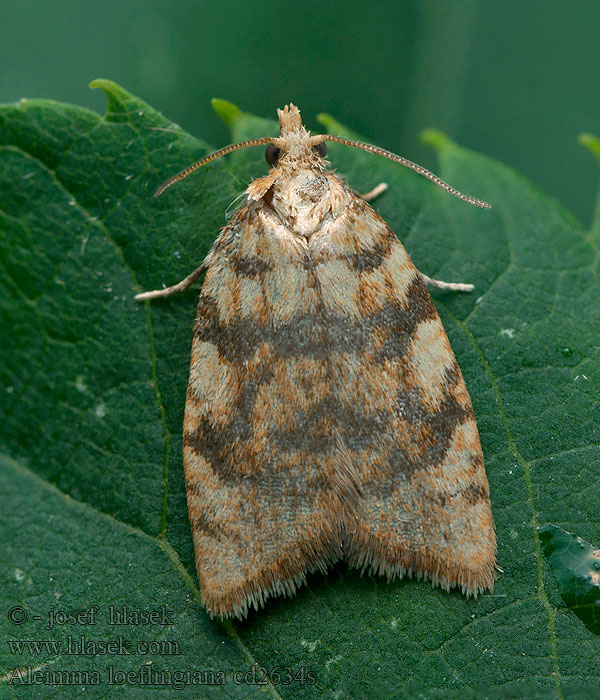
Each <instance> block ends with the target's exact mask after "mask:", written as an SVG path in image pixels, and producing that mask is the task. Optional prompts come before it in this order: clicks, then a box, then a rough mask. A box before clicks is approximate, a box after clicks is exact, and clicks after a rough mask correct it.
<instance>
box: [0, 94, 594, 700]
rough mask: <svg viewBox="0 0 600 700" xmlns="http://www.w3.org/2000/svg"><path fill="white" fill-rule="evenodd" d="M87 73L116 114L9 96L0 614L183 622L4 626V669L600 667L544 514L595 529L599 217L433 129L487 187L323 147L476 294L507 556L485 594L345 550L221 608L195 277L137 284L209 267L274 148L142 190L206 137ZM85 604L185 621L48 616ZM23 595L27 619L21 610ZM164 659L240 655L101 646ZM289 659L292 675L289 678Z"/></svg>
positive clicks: (1, 183)
mask: <svg viewBox="0 0 600 700" xmlns="http://www.w3.org/2000/svg"><path fill="white" fill-rule="evenodd" d="M94 84H95V85H96V86H98V87H101V88H102V89H103V90H105V92H106V93H107V95H108V98H109V108H108V112H107V114H106V116H105V117H104V118H101V117H99V116H97V115H95V114H93V113H91V112H88V111H86V110H83V109H80V108H78V107H73V106H69V105H64V104H59V103H55V102H50V101H41V100H39V101H38V100H32V101H22V102H20V103H19V104H17V105H14V106H11V105H9V106H5V107H2V108H1V109H0V191H1V194H0V263H1V267H0V285H1V286H2V291H1V293H0V314H1V324H2V326H1V327H2V333H3V340H2V344H1V346H0V353H1V358H2V359H1V361H0V410H1V411H2V420H1V421H0V445H1V448H2V451H3V452H4V453H5V455H7V456H6V457H5V458H3V460H2V462H1V463H0V473H1V477H2V493H3V494H5V500H4V503H5V506H4V508H3V513H2V520H1V521H0V529H1V530H2V532H1V533H0V543H1V544H0V563H1V564H2V567H4V571H3V579H2V580H3V581H4V582H8V583H7V585H3V587H2V593H1V594H0V595H1V596H2V610H1V611H0V612H1V613H2V614H1V615H0V620H1V622H0V625H1V626H2V636H3V639H5V640H6V639H11V640H21V641H24V640H31V639H52V640H59V641H61V640H62V641H64V640H66V639H67V637H68V636H69V635H71V636H73V637H75V638H77V637H78V636H80V635H81V634H84V635H86V636H87V637H89V638H90V639H95V640H99V639H116V638H117V637H118V635H119V634H123V635H124V636H125V637H128V638H130V639H131V640H132V641H133V642H138V641H148V640H153V639H155V640H176V641H178V642H179V643H180V645H181V649H182V655H181V656H175V655H169V654H165V653H164V650H163V653H159V654H143V653H133V654H130V655H128V656H126V657H124V656H115V655H112V656H111V655H110V654H104V655H101V654H96V655H93V654H92V655H84V656H67V655H65V654H64V653H50V652H46V653H44V654H31V655H27V654H17V653H12V652H11V650H10V648H9V647H8V646H7V645H6V644H2V645H1V646H0V677H2V682H0V696H2V697H34V698H37V697H39V698H47V697H54V696H57V697H61V698H63V697H67V698H68V697H73V696H75V695H78V694H81V692H82V689H81V686H77V685H70V686H67V685H65V686H64V687H62V688H56V687H54V686H51V685H33V686H28V687H27V690H25V687H19V686H16V685H11V684H10V683H9V682H8V681H7V674H10V672H11V670H12V669H14V668H15V667H23V666H27V667H37V666H41V670H42V671H43V670H47V669H51V670H67V671H68V670H85V669H88V670H94V669H95V670H98V671H99V672H100V675H101V676H102V679H101V680H102V682H101V684H100V685H93V684H91V683H88V684H87V685H86V690H85V694H86V696H87V697H98V698H100V697H105V696H106V695H107V694H110V692H111V689H112V691H113V692H114V693H115V694H117V693H119V692H121V693H123V692H125V693H127V695H126V697H138V696H139V697H144V698H146V697H155V696H156V697H169V698H170V697H173V696H174V695H175V694H176V696H177V697H180V698H197V697H204V696H206V697H224V698H239V697H252V696H253V695H254V694H258V693H259V692H260V690H261V688H262V687H263V686H260V685H257V684H252V683H248V682H244V683H242V684H241V685H236V684H235V680H234V675H233V674H234V673H235V671H242V672H246V671H247V670H248V669H249V668H250V667H251V665H252V664H253V663H257V664H260V665H262V666H264V667H266V668H267V669H269V670H271V671H273V669H275V668H276V667H278V668H279V672H280V676H279V677H277V675H274V676H272V677H271V680H272V681H273V682H272V683H271V684H270V685H267V686H266V687H265V689H266V690H267V692H268V693H269V694H270V696H271V697H275V698H285V699H286V700H287V699H292V698H312V697H320V698H321V697H323V698H329V697H330V698H334V697H342V698H361V699H362V698H365V697H407V698H408V697H410V698H413V697H423V698H436V697H469V696H473V697H480V696H481V695H482V694H483V691H481V692H480V691H479V690H473V689H481V688H486V691H485V693H486V694H487V695H486V697H487V696H489V697H505V696H510V697H534V696H535V697H540V698H542V697H543V698H546V697H548V698H550V697H552V698H553V697H575V696H576V694H577V693H578V692H579V690H578V689H582V688H583V689H584V690H582V691H581V692H583V693H585V692H587V691H586V690H585V688H586V687H588V688H592V687H595V686H596V685H597V683H598V682H599V680H600V661H599V659H600V640H599V638H598V637H597V636H596V635H594V634H592V633H591V632H590V631H589V630H588V629H587V628H586V627H585V625H584V624H583V622H581V621H580V620H579V619H578V618H577V617H576V615H574V614H573V613H572V612H571V611H570V610H569V609H568V608H566V607H565V606H564V605H563V603H562V600H561V598H560V595H559V592H558V590H557V587H556V584H555V581H554V579H553V577H552V575H551V573H550V571H549V569H548V568H547V567H546V565H545V562H544V557H543V554H542V549H541V542H540V539H539V535H538V529H537V528H538V526H540V525H542V524H543V523H546V522H552V523H557V524H559V525H560V526H561V527H565V528H567V529H571V530H576V531H577V532H579V533H580V534H581V535H582V536H584V537H585V538H586V539H587V540H589V541H591V542H597V541H599V540H600V522H599V521H598V518H597V516H596V511H597V503H598V498H599V496H600V494H599V489H600V486H599V485H600V479H598V472H599V470H600V454H599V449H598V445H599V444H600V428H599V426H600V406H599V403H598V384H599V382H600V362H599V359H600V351H599V347H600V344H599V343H598V337H600V321H599V315H598V311H597V310H598V308H600V284H599V282H598V265H599V260H600V256H599V255H598V245H597V238H595V237H593V236H592V235H591V234H590V233H589V232H586V231H585V230H584V229H583V227H582V226H581V225H580V224H579V223H578V222H577V221H576V220H575V219H574V218H573V217H572V216H570V215H569V214H568V213H567V212H565V211H564V210H563V209H562V208H561V207H560V206H559V205H558V204H556V203H555V202H553V201H552V200H550V199H549V198H548V197H546V196H545V195H544V194H543V193H541V192H539V191H537V190H536V189H535V188H534V187H533V186H532V185H531V184H529V183H528V182H527V181H526V180H524V179H523V178H522V177H520V176H519V175H517V174H516V173H514V172H513V171H511V170H509V169H508V168H506V167H505V166H503V165H501V164H499V163H496V162H494V161H492V160H490V159H489V158H485V157H483V156H480V155H477V154H474V153H470V152H468V151H465V150H463V149H461V148H459V147H458V146H457V145H455V144H453V143H452V142H451V141H450V140H448V139H445V138H444V139H437V141H436V148H437V150H438V153H439V158H440V168H439V174H440V175H441V176H442V177H443V178H444V179H445V180H446V181H448V182H450V183H451V184H452V185H453V186H456V187H458V188H459V189H461V190H462V191H463V192H466V193H468V194H472V195H475V196H477V197H480V198H482V199H484V200H486V201H489V202H491V203H492V204H493V206H494V208H493V209H492V210H491V211H481V210H479V209H476V208H474V207H470V206H469V205H467V204H465V203H464V202H461V201H459V200H456V199H455V198H453V197H451V196H449V195H448V194H447V193H446V192H443V191H442V190H440V189H438V188H436V187H435V186H434V185H433V184H432V183H430V182H428V181H426V180H424V179H423V178H421V177H420V176H419V175H417V174H416V173H414V172H412V171H409V170H407V169H405V168H402V167H400V166H398V165H397V164H394V163H391V162H389V161H387V160H384V159H381V158H377V157H376V156H373V155H371V154H368V153H364V152H362V151H359V150H356V149H352V148H344V147H343V146H341V145H339V144H331V147H330V148H329V156H328V157H329V160H330V161H331V163H332V167H335V168H336V169H337V170H338V172H339V173H340V174H341V175H343V176H344V177H345V178H346V179H347V180H348V182H349V183H350V184H351V185H352V186H353V187H354V188H356V189H357V190H358V191H367V190H369V189H371V188H372V187H374V186H375V185H377V184H378V183H379V182H380V181H385V182H387V183H388V185H389V189H388V191H387V192H386V193H384V194H383V195H382V196H381V197H380V198H379V199H378V200H376V202H375V203H374V204H375V207H376V208H377V209H378V211H379V212H380V214H381V215H382V216H383V218H384V219H385V220H386V221H387V222H388V223H389V224H390V226H391V228H392V229H393V230H394V231H395V232H396V234H397V235H398V236H399V237H400V239H401V240H402V241H403V243H404V244H405V246H406V247H407V249H408V250H409V252H410V253H411V255H412V256H413V259H414V261H415V263H416V264H417V267H419V269H421V270H422V271H423V272H424V273H426V274H427V275H429V276H430V277H436V278H438V279H445V280H449V281H462V282H472V283H474V284H475V292H474V293H473V294H451V293H447V292H441V291H436V292H434V297H435V300H436V304H437V306H438V308H439V310H440V313H441V316H442V320H443V322H444V324H445V326H446V329H447V331H448V335H449V338H450V342H451V344H452V346H453V348H454V351H455V353H456V356H457V359H458V361H459V364H460V365H461V368H462V370H463V374H464V375H465V379H466V382H467V386H468V388H469V391H470V393H471V397H472V399H473V405H474V410H475V414H476V416H477V419H478V425H479V428H480V433H481V438H482V443H483V448H484V454H485V459H486V469H487V474H488V477H489V481H490V487H491V494H492V506H493V510H494V515H495V519H496V525H497V532H498V543H499V564H500V566H502V568H503V572H502V573H500V574H499V578H498V582H497V586H496V589H495V592H494V595H485V596H481V597H480V598H479V599H477V600H472V599H469V600H467V599H466V598H465V597H464V596H462V595H461V594H460V593H457V592H452V593H445V592H443V591H440V590H437V589H432V588H431V587H430V585H429V584H428V583H424V582H418V581H414V580H403V581H396V582H392V583H389V584H388V583H386V581H385V580H383V579H381V578H377V577H361V576H360V575H359V574H358V573H357V572H355V571H349V570H348V569H347V568H346V567H345V566H344V565H343V564H340V565H338V566H336V567H335V568H333V569H332V570H331V571H330V573H329V574H328V575H327V576H322V575H317V574H315V575H312V576H311V577H310V578H309V585H308V586H306V587H304V588H303V589H302V590H301V591H300V592H299V593H298V595H297V596H295V597H294V598H292V599H277V600H273V601H271V602H270V603H269V604H268V605H267V606H266V608H265V609H264V610H263V611H261V612H259V613H254V614H252V615H250V617H249V619H248V620H247V621H245V622H242V623H235V624H234V625H231V624H227V625H222V624H221V623H218V622H211V621H210V620H209V619H208V618H207V616H206V614H205V613H204V612H203V610H202V608H201V606H200V605H199V603H198V591H197V588H196V586H197V583H196V574H195V569H194V560H193V549H192V545H191V537H190V531H189V524H188V518H187V508H186V503H185V491H184V481H183V471H182V462H181V425H182V420H183V408H184V402H185V392H186V386H187V373H188V364H189V354H190V344H191V337H192V325H193V320H194V314H195V304H196V299H197V294H198V289H195V290H189V291H187V292H185V293H183V294H180V295H177V296H176V297H172V298H170V299H164V300H159V301H154V302H152V303H151V304H150V303H147V304H145V305H139V304H137V303H136V302H134V300H133V296H134V294H135V293H137V292H139V291H142V290H148V289H155V288H157V287H160V286H161V285H162V284H166V285H169V284H173V283H175V282H177V281H179V280H180V279H182V278H183V277H185V275H186V274H188V273H189V272H190V271H192V270H193V269H194V268H195V267H197V266H198V265H199V263H200V262H201V261H202V259H203V258H204V256H205V254H206V252H207V251H208V249H209V247H210V245H211V243H212V241H213V240H214V238H215V237H216V235H217V234H218V231H219V228H220V227H221V226H223V225H224V224H225V223H226V216H227V212H228V211H229V212H231V210H232V209H233V208H234V207H235V206H236V204H235V199H236V197H237V196H238V195H239V194H240V193H241V192H242V191H243V190H244V188H245V186H246V185H247V182H248V181H249V179H250V178H251V177H257V176H260V175H261V174H263V173H265V172H266V168H267V166H266V164H265V163H264V155H263V150H262V149H248V150H247V151H241V152H238V153H234V154H232V156H231V157H228V158H223V159H220V160H218V161H216V162H214V163H211V164H209V165H207V166H205V167H204V168H202V169H201V170H199V171H198V172H196V173H194V174H193V175H192V176H191V177H189V178H187V179H186V180H184V181H182V182H181V183H179V184H178V185H177V186H176V187H173V188H171V189H170V190H169V191H168V192H166V193H165V194H164V195H163V196H162V197H161V198H160V199H153V197H152V193H153V191H154V189H155V188H156V186H157V185H158V184H160V182H162V181H163V180H164V179H165V178H166V177H168V176H170V175H172V174H173V173H175V172H177V171H178V170H180V169H181V168H183V167H185V166H186V165H188V164H190V163H191V162H193V161H195V160H197V159H198V158H200V157H202V156H203V155H204V154H206V152H207V151H208V150H210V149H209V146H208V145H207V144H205V143H204V142H202V141H200V140H198V139H196V138H193V137H191V136H189V135H188V134H186V133H184V132H183V131H182V130H181V129H180V128H179V127H178V126H177V125H175V124H173V123H171V122H170V121H169V120H168V119H166V118H165V117H163V116H162V115H160V114H159V113H157V112H156V111H155V110H153V109H152V108H151V107H149V106H148V105H146V104H144V103H143V102H141V101H140V100H139V99H137V98H135V97H133V96H131V95H129V94H128V93H127V92H126V91H125V90H123V89H122V88H119V87H118V86H116V85H114V84H113V83H110V82H109V81H96V82H95V83H94ZM276 106H277V105H273V106H272V107H273V108H274V107H276ZM279 106H281V105H279ZM216 109H217V111H218V112H219V114H221V116H224V117H225V118H226V120H228V121H229V124H230V126H231V128H232V131H233V133H232V141H240V140H243V139H246V138H252V137H254V136H258V135H260V136H265V135H272V134H275V133H277V129H276V123H275V122H274V121H272V120H268V121H267V120H263V119H259V118H257V117H254V116H251V115H248V114H245V113H243V112H241V111H236V110H235V109H232V108H231V107H230V106H228V107H227V108H225V107H223V105H222V104H219V103H218V104H217V106H216ZM309 116H310V115H305V117H309ZM307 121H308V122H309V126H310V119H308V120H307ZM328 126H329V128H331V129H338V128H339V129H340V131H338V132H337V133H342V131H341V129H342V127H341V126H340V125H338V124H337V123H336V122H333V121H331V122H330V123H329V124H328ZM315 130H316V131H319V130H320V129H315ZM219 145H221V144H219ZM88 582H89V583H88ZM92 605H98V606H99V609H100V611H101V612H102V614H103V615H105V614H107V610H108V606H109V605H115V606H123V605H128V606H129V608H130V609H134V610H151V609H158V608H160V607H161V606H163V605H164V606H167V607H168V608H169V609H171V610H173V611H174V623H173V625H172V626H171V627H166V628H165V627H162V626H156V625H149V626H148V625H146V626H141V625H138V626H128V627H126V628H125V629H124V631H123V628H116V629H115V628H113V627H110V626H109V625H107V624H106V622H105V621H104V620H103V621H102V624H99V625H97V626H96V627H92V626H87V627H86V626H82V625H77V624H71V623H68V624H65V625H62V626H60V627H54V629H52V630H45V629H44V617H43V616H44V615H47V612H48V611H49V610H50V609H54V610H55V611H56V610H87V609H88V608H90V606H92ZM14 606H21V607H23V608H24V609H25V610H26V612H27V614H28V619H27V622H25V623H24V624H21V625H15V624H12V623H11V622H9V620H8V618H7V616H6V611H8V610H9V609H10V608H12V607H14ZM34 614H39V615H40V617H41V618H42V619H41V620H40V621H34V620H33V615H34ZM149 661H152V666H153V667H155V668H159V669H162V670H171V671H176V670H183V669H186V668H191V669H199V670H208V669H212V670H213V671H217V670H223V671H224V672H225V674H226V676H227V677H226V684H225V686H221V685H214V686H203V687H201V688H200V687H198V686H193V685H186V686H185V687H184V688H183V689H182V690H177V691H174V690H173V689H172V688H171V687H168V686H165V687H159V686H152V687H148V686H142V685H140V683H139V682H138V683H136V682H134V683H132V684H130V685H129V686H128V687H127V689H126V690H125V689H123V688H121V687H120V686H109V685H108V675H107V674H108V667H109V666H111V665H112V666H113V668H114V669H115V670H117V671H122V670H134V671H136V672H141V670H142V669H143V668H145V666H146V665H147V664H148V662H149ZM282 668H283V669H284V670H285V669H288V668H289V669H290V670H291V672H292V673H293V674H294V676H295V678H296V680H292V681H291V682H290V683H288V684H286V683H284V682H283V680H282V677H281V670H282ZM313 677H314V679H315V681H316V683H315V685H311V683H310V681H311V679H312V678H313ZM246 680H252V679H251V678H247V679H246ZM255 680H256V676H255ZM458 689H463V690H458ZM467 689H470V690H467ZM532 689H533V690H532ZM534 692H535V695H534ZM452 693H454V695H452ZM467 693H470V694H471V695H468V694H467ZM478 693H479V695H478ZM505 693H506V695H505ZM582 697H584V696H583V695H582Z"/></svg>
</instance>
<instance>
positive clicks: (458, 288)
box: [419, 272, 474, 292]
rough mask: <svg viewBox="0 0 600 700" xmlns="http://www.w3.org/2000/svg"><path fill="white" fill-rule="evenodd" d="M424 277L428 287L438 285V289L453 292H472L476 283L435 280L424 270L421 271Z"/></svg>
mask: <svg viewBox="0 0 600 700" xmlns="http://www.w3.org/2000/svg"><path fill="white" fill-rule="evenodd" d="M419 274H420V275H421V277H422V278H423V282H425V284H426V285H427V286H428V287H437V288H438V289H449V290H451V291H453V292H472V291H473V289H474V285H472V284H464V283H463V282H442V280H434V279H431V277H427V275H424V274H423V273H422V272H421V273H419Z"/></svg>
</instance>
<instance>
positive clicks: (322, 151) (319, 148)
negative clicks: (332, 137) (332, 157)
mask: <svg viewBox="0 0 600 700" xmlns="http://www.w3.org/2000/svg"><path fill="white" fill-rule="evenodd" d="M313 149H314V150H315V151H316V152H317V153H318V154H319V156H320V157H321V158H325V156H326V155H327V146H326V145H325V141H321V143H318V144H317V145H316V146H313Z"/></svg>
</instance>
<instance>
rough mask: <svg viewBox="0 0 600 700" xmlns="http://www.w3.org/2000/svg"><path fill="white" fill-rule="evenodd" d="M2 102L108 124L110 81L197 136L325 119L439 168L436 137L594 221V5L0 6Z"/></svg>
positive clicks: (431, 1)
mask: <svg viewBox="0 0 600 700" xmlns="http://www.w3.org/2000/svg"><path fill="white" fill-rule="evenodd" d="M0 16H1V18H2V19H1V21H0V66H1V68H0V102H12V101H16V100H18V99H19V98H21V97H47V98H51V99H56V100H60V101H66V102H73V103H76V104H79V105H84V106H87V107H90V108H92V109H95V110H97V111H98V112H100V113H104V110H105V99H104V95H103V94H101V93H99V92H91V91H89V90H88V89H87V84H88V82H89V81H90V80H92V79H94V78H98V77H103V78H110V79H111V80H114V81H116V82H117V83H119V84H121V85H123V86H124V87H125V88H126V89H127V90H129V91H131V92H132V93H134V94H136V95H138V96H140V97H141V98H143V99H144V100H146V101H147V102H149V103H151V104H152V105H153V106H154V107H156V108H158V109H159V110H161V111H163V112H164V113H165V114H166V115H167V116H168V117H169V118H171V119H173V120H175V121H177V122H179V123H180V124H181V125H182V126H183V128H184V129H186V130H188V131H190V132H191V133H192V134H195V135H197V136H202V137H203V138H205V139H206V140H207V141H208V142H209V143H212V144H214V145H215V146H220V145H224V144H225V143H226V142H227V141H228V133H227V130H226V128H225V126H224V125H223V124H222V123H221V122H220V120H219V119H218V118H217V117H216V116H215V115H214V114H213V113H212V111H211V107H210V98H211V97H223V98H225V99H228V100H231V101H232V102H234V103H236V104H238V105H239V106H240V107H241V108H242V109H243V110H244V111H251V112H255V113H256V114H259V115H261V116H271V117H272V116H274V110H275V108H276V107H279V106H282V105H283V104H285V103H286V102H289V101H294V102H295V103H296V104H298V105H299V106H300V107H301V108H302V111H303V115H304V118H305V121H306V122H307V123H308V126H309V127H311V126H312V127H313V128H317V127H316V122H315V119H314V118H315V115H316V114H317V113H318V112H321V111H326V112H330V113H331V114H333V115H335V116H336V117H337V118H338V119H339V120H340V121H342V122H344V123H345V124H347V125H348V126H350V127H352V128H353V129H355V130H357V131H359V132H361V133H362V134H364V135H365V136H367V137H369V138H370V139H371V140H374V141H376V142H378V143H379V144H380V145H382V146H385V147H386V148H389V149H391V150H394V151H396V152H398V153H401V154H402V155H404V156H407V157H409V158H411V159H413V160H417V161H419V162H421V163H423V164H424V165H427V166H429V167H435V162H434V156H433V154H432V152H431V151H430V149H428V148H426V147H425V146H423V145H421V144H420V142H419V140H418V134H419V131H420V130H421V129H424V128H426V127H429V126H435V127H438V128H440V129H442V130H443V131H444V132H446V133H447V134H448V135H450V136H451V137H452V138H453V139H455V140H457V141H459V142H460V143H461V144H462V145H464V146H467V147H469V148H472V149H475V150H478V151H482V152H484V153H486V154H489V155H492V156H494V157H496V158H498V159H500V160H502V161H504V162H506V163H508V164H510V165H512V166H514V167H515V168H517V169H518V170H519V171H521V172H522V173H524V174H525V175H527V176H528V177H530V178H531V179H532V180H533V181H534V182H535V183H537V184H538V185H539V186H540V187H542V188H543V189H544V190H546V191H547V192H548V193H550V194H551V195H552V196H554V197H555V198H557V199H559V200H560V201H561V202H562V203H563V204H565V205H566V206H567V207H568V208H569V209H571V210H572V211H574V212H575V214H576V215H577V216H579V217H580V218H581V219H582V220H583V222H584V223H586V224H588V223H589V221H590V218H591V212H592V202H593V199H594V196H595V192H596V181H597V175H596V166H595V164H594V162H593V159H592V157H591V155H590V154H589V153H587V152H586V151H585V150H584V149H583V148H581V147H580V146H578V145H577V141H576V139H577V135H578V134H579V133H580V132H582V131H590V132H593V133H596V134H599V133H600V90H599V89H598V69H599V67H600V39H599V33H598V28H599V27H600V2H599V1H598V0H575V1H574V0H571V1H570V2H569V1H566V0H528V1H527V2H523V1H522V0H502V2H498V0H479V1H478V0H383V1H379V2H372V3H366V2H364V0H346V2H338V1H337V0H332V1H329V2H328V1H325V2H324V1H323V0H302V2H298V3H287V2H282V1H281V0H262V1H261V0H259V1H258V2H256V1H255V2H245V1H244V0H238V1H237V2H234V1H232V0H219V2H214V1H211V2H208V1H207V0H178V1H177V2H168V1H167V0H119V2H115V1H114V0H112V1H109V2H102V3H99V2H97V1H96V0H77V2H72V0H52V2H48V0H19V2H18V3H17V2H13V1H7V0H1V1H0Z"/></svg>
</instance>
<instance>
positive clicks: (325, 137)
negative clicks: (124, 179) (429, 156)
mask: <svg viewBox="0 0 600 700" xmlns="http://www.w3.org/2000/svg"><path fill="white" fill-rule="evenodd" d="M320 141H335V142H336V143H342V144H344V146H353V147H354V148H361V149H362V150H363V151H368V152H369V153H376V154H377V155H378V156H383V157H384V158H389V159H390V160H393V161H394V162H395V163H400V165H405V166H406V167H407V168H410V169H411V170H414V171H415V172H417V173H419V175H423V177H426V178H427V179H428V180H431V182H433V183H435V184H436V185H438V187H441V188H442V189H443V190H446V192H449V193H450V194H453V195H454V196H455V197H458V199H462V200H463V201H465V202H469V204H473V205H475V206H476V207H481V209H491V208H492V205H491V204H488V203H487V202H484V201H482V200H481V199H477V197H471V196H470V195H468V194H463V193H462V192H459V191H458V190H457V189H455V188H454V187H451V186H450V185H449V184H448V183H447V182H444V181H443V180H442V179H441V178H440V177H438V176H437V175H434V174H433V173H432V172H430V171H429V170H427V168H424V167H423V166H422V165H418V164H417V163H413V162H412V161H411V160H408V159H406V158H402V156H397V155H396V154H395V153H392V152H391V151H386V150H385V148H379V147H378V146H373V145H372V144H370V143H363V142H361V141H352V139H346V138H344V137H342V136H332V135H331V134H320V135H319V136H311V142H315V143H319V142H320ZM184 172H185V171H184Z"/></svg>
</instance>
